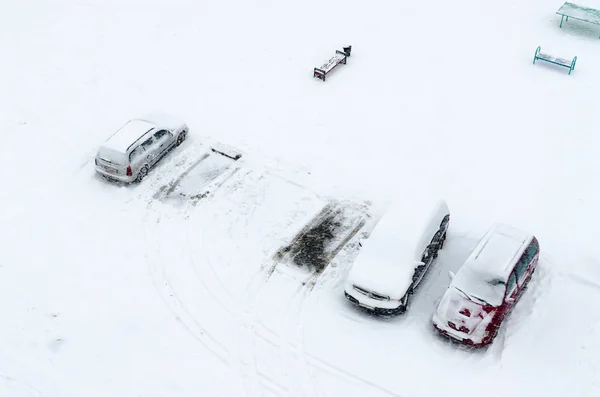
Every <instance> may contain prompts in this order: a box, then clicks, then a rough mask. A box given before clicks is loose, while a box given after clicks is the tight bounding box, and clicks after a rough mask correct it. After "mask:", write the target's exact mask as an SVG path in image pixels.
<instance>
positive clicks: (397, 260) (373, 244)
mask: <svg viewBox="0 0 600 397" xmlns="http://www.w3.org/2000/svg"><path fill="white" fill-rule="evenodd" d="M447 214H449V210H448V206H447V205H446V203H445V202H444V201H443V200H427V199H425V200H420V201H419V202H418V203H416V204H412V203H411V205H410V206H407V205H405V204H401V203H398V204H395V205H394V206H393V207H392V208H391V209H390V210H388V212H387V213H385V214H384V216H383V218H382V219H381V220H380V221H379V223H377V225H376V226H375V228H374V230H373V232H372V233H371V235H370V236H369V238H368V239H366V240H364V241H363V242H362V248H361V250H360V253H359V255H358V257H357V258H356V260H355V262H354V265H353V266H352V269H351V271H350V275H349V278H348V282H349V283H351V284H353V285H357V286H359V287H363V288H366V289H368V290H371V291H372V292H376V293H380V294H387V295H388V296H389V297H390V298H392V299H400V298H402V297H403V296H404V294H405V292H406V290H407V289H408V288H409V287H410V285H411V284H412V277H413V275H414V272H415V266H416V263H417V262H419V261H420V260H421V256H422V254H423V252H422V251H421V250H420V248H419V247H420V246H421V240H422V239H423V236H425V235H428V234H429V233H425V232H426V231H428V229H434V230H431V233H432V235H433V234H435V232H436V231H437V230H438V228H439V226H440V222H441V220H442V219H443V218H444V216H446V215H447ZM432 219H435V221H433V223H432V221H431V220H432Z"/></svg>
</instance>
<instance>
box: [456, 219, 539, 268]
mask: <svg viewBox="0 0 600 397" xmlns="http://www.w3.org/2000/svg"><path fill="white" fill-rule="evenodd" d="M531 239H533V235H532V234H530V233H527V232H524V231H522V230H520V229H517V228H515V227H513V226H510V225H506V224H502V223H496V224H494V225H493V226H492V227H491V228H490V229H489V230H488V232H487V233H486V234H485V236H484V237H483V238H482V239H481V241H480V242H479V244H478V245H477V247H476V248H475V250H474V251H473V252H472V253H471V255H470V256H469V258H468V259H467V260H466V262H465V264H464V266H465V267H468V268H471V269H473V270H477V271H485V272H486V273H489V274H491V275H494V276H497V277H498V278H501V279H503V280H508V276H509V275H510V272H511V270H512V265H513V264H514V262H515V261H516V260H517V259H518V258H519V256H520V255H521V254H522V253H523V251H524V250H525V248H527V245H528V244H529V242H530V241H531Z"/></svg>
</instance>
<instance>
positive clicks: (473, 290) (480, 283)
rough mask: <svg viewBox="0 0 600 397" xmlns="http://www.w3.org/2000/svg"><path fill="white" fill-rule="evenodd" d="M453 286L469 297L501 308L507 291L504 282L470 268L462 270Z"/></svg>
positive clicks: (454, 280)
mask: <svg viewBox="0 0 600 397" xmlns="http://www.w3.org/2000/svg"><path fill="white" fill-rule="evenodd" d="M452 285H453V286H454V287H455V288H456V289H458V290H459V291H460V292H462V293H463V294H465V295H467V297H469V298H471V299H473V300H475V301H479V302H480V303H483V304H486V305H491V306H500V305H501V304H502V300H503V299H504V292H505V291H506V283H505V282H504V280H502V279H499V278H498V277H494V276H491V275H488V274H485V273H483V272H477V271H474V270H471V269H469V268H464V269H461V270H460V271H459V272H458V273H457V274H456V276H455V277H454V279H453V280H452Z"/></svg>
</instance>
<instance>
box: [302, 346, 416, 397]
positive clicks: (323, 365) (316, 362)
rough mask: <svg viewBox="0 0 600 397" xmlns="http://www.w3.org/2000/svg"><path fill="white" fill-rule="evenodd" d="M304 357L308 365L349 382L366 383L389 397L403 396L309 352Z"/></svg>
mask: <svg viewBox="0 0 600 397" xmlns="http://www.w3.org/2000/svg"><path fill="white" fill-rule="evenodd" d="M306 357H307V359H308V361H309V363H310V365H312V366H314V367H315V368H318V369H320V370H321V371H323V372H329V373H330V374H333V375H335V376H338V377H340V378H344V379H346V380H348V381H350V382H353V383H355V384H359V385H367V386H369V387H370V388H371V389H375V390H377V391H379V392H381V393H383V394H385V395H387V396H390V397H405V396H402V395H400V394H397V393H394V392H393V391H391V390H388V389H386V388H384V387H382V386H379V385H378V384H376V383H373V382H371V381H369V380H367V379H364V378H362V377H360V376H358V375H356V374H353V373H350V372H348V371H346V370H344V369H342V368H340V367H338V366H336V365H334V364H331V363H329V362H327V361H324V360H322V359H320V358H319V357H317V356H315V355H313V354H310V353H306Z"/></svg>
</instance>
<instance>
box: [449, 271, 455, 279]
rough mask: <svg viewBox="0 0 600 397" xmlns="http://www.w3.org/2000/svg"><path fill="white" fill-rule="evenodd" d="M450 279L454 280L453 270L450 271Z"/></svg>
mask: <svg viewBox="0 0 600 397" xmlns="http://www.w3.org/2000/svg"><path fill="white" fill-rule="evenodd" d="M448 277H450V280H452V279H454V273H452V270H449V271H448Z"/></svg>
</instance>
